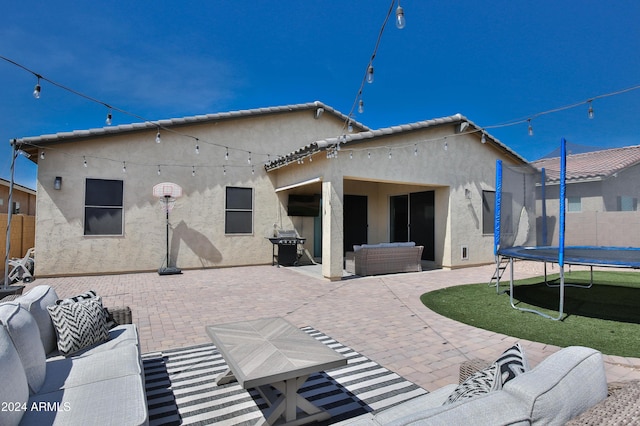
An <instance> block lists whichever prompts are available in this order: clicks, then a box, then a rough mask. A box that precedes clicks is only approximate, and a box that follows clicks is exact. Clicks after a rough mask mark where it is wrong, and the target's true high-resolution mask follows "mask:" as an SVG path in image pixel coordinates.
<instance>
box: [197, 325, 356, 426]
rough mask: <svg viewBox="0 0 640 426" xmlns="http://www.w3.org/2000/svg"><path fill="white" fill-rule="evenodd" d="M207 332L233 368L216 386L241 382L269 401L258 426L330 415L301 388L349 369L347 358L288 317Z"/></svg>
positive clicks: (221, 377) (301, 421) (299, 421)
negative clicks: (311, 378) (329, 372)
mask: <svg viewBox="0 0 640 426" xmlns="http://www.w3.org/2000/svg"><path fill="white" fill-rule="evenodd" d="M205 329H206V331H207V334H208V335H209V337H210V338H211V340H213V343H214V344H215V345H216V347H217V348H218V350H219V351H220V353H221V354H222V356H223V357H224V359H225V361H226V362H227V365H228V366H229V368H228V370H227V371H226V372H224V373H222V374H221V375H220V376H219V377H218V379H217V380H216V383H217V384H219V385H222V384H225V383H229V382H231V381H233V380H237V381H238V383H239V384H240V386H242V387H243V388H244V389H250V388H256V389H258V391H259V392H260V394H261V395H262V396H263V397H264V399H265V400H266V401H267V403H268V405H269V409H268V410H267V412H266V413H265V419H266V422H264V421H262V420H261V421H259V422H258V424H269V425H272V424H274V423H275V422H276V421H277V420H278V419H279V418H280V417H284V421H285V422H284V423H283V424H286V425H300V424H305V423H309V422H313V421H319V420H326V419H328V418H330V417H331V415H330V414H329V413H328V412H327V411H325V410H323V409H321V408H319V407H317V406H315V405H313V404H312V403H311V402H310V401H308V400H307V399H305V398H304V397H302V396H301V395H300V394H298V390H299V389H300V387H301V386H302V385H303V384H304V382H306V381H307V378H308V377H309V376H310V375H311V374H313V373H316V372H319V371H324V370H329V369H332V368H336V367H340V366H343V365H346V364H347V359H346V358H345V357H343V356H342V355H340V354H339V353H337V352H336V351H334V350H333V349H331V348H329V347H328V346H326V345H325V344H323V343H322V342H319V341H318V340H316V339H314V338H313V337H311V336H309V335H308V334H307V333H305V332H304V331H302V330H300V329H299V328H297V327H296V326H294V325H293V324H291V323H289V322H288V321H286V320H284V319H283V318H264V319H258V320H252V321H242V322H236V323H231V324H221V325H211V326H207V327H205ZM276 391H279V393H278V392H276Z"/></svg>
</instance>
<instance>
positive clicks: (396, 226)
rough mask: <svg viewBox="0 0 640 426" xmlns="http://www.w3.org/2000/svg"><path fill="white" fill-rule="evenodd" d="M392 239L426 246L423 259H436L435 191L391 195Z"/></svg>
mask: <svg viewBox="0 0 640 426" xmlns="http://www.w3.org/2000/svg"><path fill="white" fill-rule="evenodd" d="M390 221H391V223H390V225H391V235H390V237H391V241H392V242H402V241H413V242H415V243H416V245H419V246H424V249H423V250H422V259H423V260H435V237H434V235H435V193H434V192H433V191H423V192H413V193H411V194H409V195H394V196H392V197H391V211H390Z"/></svg>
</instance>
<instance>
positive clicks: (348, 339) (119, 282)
mask: <svg viewBox="0 0 640 426" xmlns="http://www.w3.org/2000/svg"><path fill="white" fill-rule="evenodd" d="M517 268H518V278H520V277H522V278H524V277H527V276H533V275H539V273H540V269H539V267H538V266H536V265H533V266H532V265H531V264H528V263H526V262H523V263H520V264H519V265H518V266H517ZM493 269H494V266H493V265H487V266H481V267H474V268H465V269H458V270H453V271H449V270H433V271H425V272H420V273H410V274H395V275H384V276H375V277H366V278H357V279H346V280H342V281H334V282H331V281H329V280H326V279H323V278H321V277H320V275H319V273H317V270H318V269H314V267H310V268H307V267H300V268H278V267H274V266H266V265H265V266H248V267H237V268H224V269H207V270H189V271H183V272H184V273H183V274H182V275H171V276H159V275H158V274H157V273H139V274H123V275H102V276H86V277H84V276H83V277H63V278H40V279H37V280H36V281H34V282H33V283H31V284H28V285H27V288H26V289H25V292H26V291H28V290H29V289H31V288H32V287H33V286H36V285H40V284H49V285H51V286H53V287H54V288H55V289H56V291H57V292H58V295H59V296H61V297H66V296H72V295H74V294H78V293H81V292H84V291H86V290H89V289H92V290H95V291H96V292H97V293H98V294H99V295H101V296H102V297H103V301H104V305H105V306H107V307H109V306H114V307H115V306H130V307H131V309H132V312H133V320H134V322H135V323H136V324H137V325H138V327H139V330H140V339H141V345H142V352H143V353H146V352H151V351H157V350H165V349H172V348H178V347H183V346H189V345H195V344H201V343H209V342H210V340H209V338H208V336H207V335H206V333H205V330H204V326H205V325H207V324H218V323H224V322H232V321H241V320H249V319H256V318H262V317H269V316H282V317H284V318H286V319H287V320H288V321H290V322H292V323H293V324H295V325H297V326H300V327H302V326H306V325H309V326H312V327H314V328H316V329H318V330H321V331H322V332H323V333H326V334H328V335H330V336H331V337H333V338H334V339H336V340H338V341H339V342H340V343H342V344H344V345H347V346H349V347H351V348H353V349H354V350H356V351H358V352H361V353H362V354H364V355H365V356H367V357H369V358H371V359H372V360H374V361H376V362H378V363H379V364H381V365H383V366H384V367H386V368H388V369H390V370H392V371H395V372H397V373H398V374H400V375H402V376H404V377H405V378H407V379H408V380H411V381H413V382H414V383H416V384H418V385H419V386H421V387H423V388H425V389H427V390H430V391H432V390H435V389H437V388H439V387H441V386H443V385H445V384H448V383H453V382H456V381H457V379H458V369H459V366H460V363H461V362H462V361H464V360H466V359H473V358H486V359H492V358H495V357H497V356H498V355H499V354H500V353H501V352H502V351H503V350H504V349H506V348H507V347H508V346H509V345H511V344H513V343H515V342H516V341H520V342H521V343H522V344H523V346H524V348H525V351H526V353H527V357H528V358H529V360H530V363H531V364H532V365H536V364H537V363H538V362H540V361H541V360H542V359H543V358H546V357H547V356H549V355H550V354H551V353H553V352H555V351H557V350H558V349H559V348H558V347H556V346H552V345H547V344H542V343H537V342H529V341H524V340H521V339H516V338H513V337H509V336H505V335H501V334H498V333H493V332H490V331H486V330H482V329H478V328H474V327H471V326H468V325H465V324H462V323H459V322H457V321H453V320H451V319H448V318H445V317H443V316H441V315H438V314H436V313H435V312H433V311H431V310H429V309H427V308H426V307H425V306H424V305H423V304H422V303H421V302H420V295H421V294H423V293H425V292H428V291H430V290H435V289H439V288H443V287H447V286H451V285H458V284H465V283H477V282H487V281H488V280H489V278H490V277H491V275H492V274H493ZM605 366H606V371H607V378H608V380H609V381H621V380H632V379H640V358H624V357H619V356H608V355H607V356H605Z"/></svg>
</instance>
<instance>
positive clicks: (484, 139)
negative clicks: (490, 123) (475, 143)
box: [480, 132, 487, 143]
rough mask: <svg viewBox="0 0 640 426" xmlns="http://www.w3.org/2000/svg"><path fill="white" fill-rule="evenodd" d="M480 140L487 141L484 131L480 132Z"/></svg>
mask: <svg viewBox="0 0 640 426" xmlns="http://www.w3.org/2000/svg"><path fill="white" fill-rule="evenodd" d="M480 142H482V143H487V135H486V134H485V133H484V132H482V137H481V138H480Z"/></svg>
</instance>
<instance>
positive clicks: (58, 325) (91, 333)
mask: <svg viewBox="0 0 640 426" xmlns="http://www.w3.org/2000/svg"><path fill="white" fill-rule="evenodd" d="M47 310H48V311H49V315H50V316H51V320H52V322H53V326H54V328H55V329H56V334H57V335H58V350H59V351H60V353H61V354H62V355H64V356H69V355H71V354H73V353H74V352H77V351H79V350H80V349H83V348H86V347H87V346H91V345H93V344H94V343H99V342H104V341H106V340H108V339H109V330H108V328H107V318H106V315H105V312H104V309H103V307H102V300H101V298H100V297H96V298H92V299H86V300H82V301H79V302H76V303H70V304H61V305H53V306H48V307H47Z"/></svg>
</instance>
